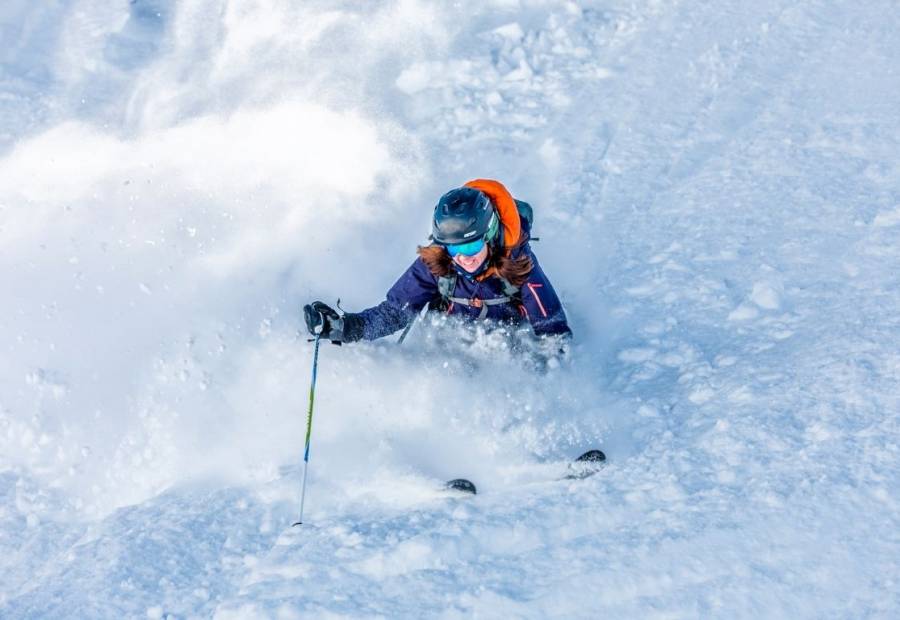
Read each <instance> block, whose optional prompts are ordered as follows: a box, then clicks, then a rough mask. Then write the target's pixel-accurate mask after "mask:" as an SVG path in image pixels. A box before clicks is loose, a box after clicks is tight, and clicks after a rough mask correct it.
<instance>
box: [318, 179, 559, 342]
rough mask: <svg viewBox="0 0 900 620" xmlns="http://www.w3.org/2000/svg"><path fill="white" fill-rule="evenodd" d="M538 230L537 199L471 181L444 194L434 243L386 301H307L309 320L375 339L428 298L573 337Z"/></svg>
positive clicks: (342, 336)
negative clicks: (363, 305)
mask: <svg viewBox="0 0 900 620" xmlns="http://www.w3.org/2000/svg"><path fill="white" fill-rule="evenodd" d="M530 233H531V207H530V205H528V204H527V203H524V202H521V201H518V200H515V199H514V198H513V197H512V195H511V194H510V193H509V191H508V190H507V189H506V188H505V187H504V186H503V185H502V184H501V183H499V182H497V181H492V180H488V179H477V180H474V181H470V182H468V183H466V184H465V185H464V186H463V187H460V188H457V189H453V190H450V191H449V192H447V193H446V194H444V195H443V196H442V197H441V199H440V200H439V201H438V203H437V206H435V208H434V218H433V220H432V234H431V238H432V240H433V243H432V244H430V245H427V246H424V247H421V246H420V247H419V248H418V258H417V259H416V260H415V261H414V262H413V264H412V265H411V266H410V267H409V269H407V270H406V272H405V273H404V274H403V275H402V276H400V279H399V280H397V282H396V283H395V284H394V285H393V286H392V287H391V289H390V290H389V291H388V293H387V296H386V299H385V300H384V301H383V302H381V303H380V304H378V305H377V306H374V307H372V308H368V309H366V310H363V311H362V312H359V313H344V314H339V313H338V312H337V311H336V310H334V309H333V308H331V307H329V306H328V305H327V304H325V303H323V302H321V301H315V302H313V303H311V304H308V305H306V306H304V308H303V310H304V315H305V319H306V325H307V327H308V328H309V331H310V333H312V334H313V335H320V336H321V337H322V338H325V339H329V340H331V341H332V342H336V343H342V342H354V341H357V340H361V339H362V340H375V339H377V338H381V337H383V336H387V335H389V334H392V333H394V332H396V331H398V330H400V329H403V328H404V327H406V326H407V325H408V324H409V323H410V322H411V321H413V320H414V319H415V317H416V315H417V313H418V312H420V311H421V310H422V309H423V308H424V307H425V306H426V305H427V306H428V307H429V309H430V310H437V311H442V312H446V313H447V314H450V315H454V316H458V317H462V318H464V319H467V320H472V321H479V320H493V321H498V322H502V323H507V324H513V325H518V324H522V323H524V322H526V321H527V322H529V323H530V324H531V327H532V329H533V332H534V334H535V335H536V336H538V337H551V336H558V337H559V338H558V339H559V340H560V341H565V340H567V339H568V338H569V337H571V334H572V332H571V330H570V329H569V325H568V323H567V321H566V314H565V312H564V311H563V308H562V305H561V304H560V302H559V298H558V297H557V296H556V292H555V291H554V290H553V286H552V285H551V284H550V281H549V280H548V279H547V276H546V275H544V272H543V270H542V269H541V267H540V265H539V264H538V261H537V258H536V257H535V255H534V253H533V252H532V251H531V247H530V246H529V244H528V240H529V237H530ZM556 349H557V350H560V347H556Z"/></svg>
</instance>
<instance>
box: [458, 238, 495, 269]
mask: <svg viewBox="0 0 900 620" xmlns="http://www.w3.org/2000/svg"><path fill="white" fill-rule="evenodd" d="M487 255H488V246H487V244H484V247H483V248H481V251H480V252H479V253H478V254H473V255H472V256H466V255H465V254H457V255H456V256H454V257H453V260H454V261H455V262H456V264H457V265H459V266H460V267H462V268H463V269H465V270H466V271H468V272H469V273H472V272H474V271H478V268H479V267H481V264H482V263H483V262H484V261H485V260H487Z"/></svg>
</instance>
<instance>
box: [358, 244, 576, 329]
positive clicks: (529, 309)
mask: <svg viewBox="0 0 900 620" xmlns="http://www.w3.org/2000/svg"><path fill="white" fill-rule="evenodd" d="M522 254H527V255H528V256H530V257H531V261H532V263H533V265H534V268H533V269H532V271H531V274H530V275H529V276H528V280H527V281H526V282H525V284H523V285H522V288H521V304H519V303H516V302H514V301H513V302H509V303H505V304H498V305H496V306H489V307H488V311H487V317H486V318H487V319H489V320H490V319H493V320H495V321H503V322H507V323H513V324H520V323H523V322H524V321H528V322H530V323H531V326H532V329H533V330H534V333H535V334H536V335H538V336H543V335H552V334H567V335H571V333H572V331H571V330H570V329H569V324H568V322H567V321H566V313H565V311H563V308H562V304H561V303H560V301H559V297H557V296H556V291H554V290H553V285H552V284H550V280H548V279H547V276H546V275H545V274H544V271H543V270H542V269H541V266H540V264H538V260H537V257H536V256H535V255H534V253H533V252H532V251H531V247H530V246H529V244H527V243H526V244H524V245H523V246H521V247H519V248H517V250H516V252H515V254H514V256H521V255H522ZM458 272H459V276H458V277H457V279H456V288H455V289H454V291H453V294H452V296H453V297H461V298H465V299H482V300H484V299H493V298H497V297H505V295H504V293H503V283H502V281H501V280H500V278H499V277H496V276H492V277H489V278H486V279H485V280H483V281H480V282H478V281H476V280H474V279H471V278H470V277H467V275H466V274H464V273H463V272H462V270H458ZM440 299H441V294H440V291H439V290H438V280H437V278H436V277H435V276H434V274H432V273H431V271H430V270H429V269H428V266H427V265H426V264H425V263H424V262H423V261H422V259H421V258H416V260H415V262H413V264H412V265H411V266H410V267H409V269H407V270H406V272H405V273H404V274H403V275H402V276H400V279H399V280H397V282H396V283H395V284H394V285H393V286H392V287H391V289H390V290H389V291H388V293H387V296H386V299H385V300H384V301H383V302H381V303H380V304H378V305H377V306H374V307H372V308H368V309H366V310H363V311H362V312H360V313H359V314H358V315H357V316H359V317H360V318H361V319H362V320H363V339H364V340H375V339H376V338H381V337H383V336H387V335H389V334H392V333H394V332H396V331H398V330H400V329H403V328H404V327H406V325H407V324H408V323H409V322H410V321H411V320H413V318H414V317H415V315H416V314H417V313H418V312H419V311H421V310H422V308H424V307H425V306H426V305H428V304H429V303H430V302H432V301H439V300H440ZM446 312H447V313H448V314H451V315H454V316H459V317H463V318H465V319H468V320H472V321H474V320H476V319H477V317H478V315H479V313H480V312H481V309H480V308H476V307H472V306H466V305H462V304H451V305H450V307H449V308H448V309H447V310H446Z"/></svg>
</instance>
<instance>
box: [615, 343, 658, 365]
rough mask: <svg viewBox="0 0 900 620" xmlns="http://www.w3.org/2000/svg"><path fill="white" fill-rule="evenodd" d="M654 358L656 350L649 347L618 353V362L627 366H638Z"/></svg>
mask: <svg viewBox="0 0 900 620" xmlns="http://www.w3.org/2000/svg"><path fill="white" fill-rule="evenodd" d="M655 356H656V349H651V348H650V347H636V348H634V349H625V350H623V351H621V352H619V356H618V357H619V361H622V362H626V363H629V364H640V363H641V362H647V361H650V360H652V359H653V358H654V357H655Z"/></svg>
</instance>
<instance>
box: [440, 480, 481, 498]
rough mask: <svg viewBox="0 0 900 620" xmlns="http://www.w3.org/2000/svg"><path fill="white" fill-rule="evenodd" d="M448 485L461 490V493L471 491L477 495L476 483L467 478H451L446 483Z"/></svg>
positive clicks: (451, 488)
mask: <svg viewBox="0 0 900 620" xmlns="http://www.w3.org/2000/svg"><path fill="white" fill-rule="evenodd" d="M446 487H447V488H448V489H450V490H451V491H459V492H461V493H471V494H472V495H475V494H476V493H477V491H476V490H475V485H474V484H472V483H471V482H470V481H468V480H466V479H465V478H456V479H455V480H451V481H450V482H448V483H447V484H446Z"/></svg>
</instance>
